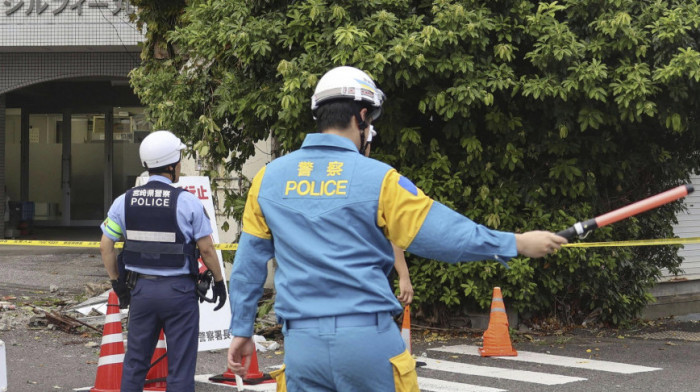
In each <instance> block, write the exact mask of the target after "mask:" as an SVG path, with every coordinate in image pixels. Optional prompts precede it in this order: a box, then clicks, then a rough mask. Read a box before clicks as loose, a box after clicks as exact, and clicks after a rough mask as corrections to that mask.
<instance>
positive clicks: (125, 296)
mask: <svg viewBox="0 0 700 392" xmlns="http://www.w3.org/2000/svg"><path fill="white" fill-rule="evenodd" d="M110 283H112V290H114V292H115V293H116V294H117V297H119V309H126V308H127V307H128V306H129V303H130V302H131V290H129V287H127V286H126V283H125V282H122V281H121V280H117V279H114V280H111V281H110Z"/></svg>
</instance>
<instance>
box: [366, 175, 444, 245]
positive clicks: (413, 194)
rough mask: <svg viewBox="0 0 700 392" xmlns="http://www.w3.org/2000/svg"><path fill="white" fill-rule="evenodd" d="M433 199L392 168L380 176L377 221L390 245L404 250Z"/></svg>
mask: <svg viewBox="0 0 700 392" xmlns="http://www.w3.org/2000/svg"><path fill="white" fill-rule="evenodd" d="M432 205H433V200H432V199H431V198H429V197H428V196H426V195H425V194H424V193H423V191H421V190H420V189H418V188H417V187H416V186H415V185H414V184H413V183H412V182H411V181H410V180H409V179H408V178H406V177H404V176H402V175H400V174H399V173H398V172H397V171H396V170H395V169H392V170H389V171H388V172H387V174H386V176H384V181H383V183H382V190H381V192H380V194H379V208H378V210H377V224H378V225H379V227H381V228H382V230H384V235H386V237H387V238H388V239H389V240H390V241H391V242H392V243H394V245H396V246H398V247H400V248H402V249H406V248H408V246H409V245H411V242H413V239H414V238H415V237H416V235H417V234H418V231H419V230H420V228H421V226H422V225H423V222H424V221H425V218H426V216H428V212H429V211H430V207H431V206H432Z"/></svg>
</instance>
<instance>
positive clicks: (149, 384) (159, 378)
mask: <svg viewBox="0 0 700 392" xmlns="http://www.w3.org/2000/svg"><path fill="white" fill-rule="evenodd" d="M167 377H168V353H167V348H166V345H165V335H164V334H163V330H162V329H161V330H160V337H159V338H158V344H157V345H156V349H155V350H154V351H153V358H152V359H151V369H150V370H149V371H148V374H146V384H145V385H144V388H146V389H145V390H146V391H165V390H166V389H167V388H166V386H167V383H166V381H165V379H166V378H167Z"/></svg>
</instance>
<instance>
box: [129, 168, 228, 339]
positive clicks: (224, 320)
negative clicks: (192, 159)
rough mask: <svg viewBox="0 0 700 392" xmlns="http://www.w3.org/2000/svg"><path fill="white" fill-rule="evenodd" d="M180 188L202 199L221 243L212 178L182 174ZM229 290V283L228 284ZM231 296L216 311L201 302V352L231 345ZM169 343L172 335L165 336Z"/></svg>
mask: <svg viewBox="0 0 700 392" xmlns="http://www.w3.org/2000/svg"><path fill="white" fill-rule="evenodd" d="M147 180H148V177H138V178H137V179H136V186H139V185H143V184H145V183H146V181H147ZM173 186H175V187H177V188H184V189H185V190H187V191H189V192H190V193H192V194H193V195H195V196H197V198H198V199H199V200H200V201H201V202H202V205H203V206H204V210H205V211H206V212H207V215H209V220H210V221H211V228H212V239H213V240H214V243H215V244H218V243H219V228H218V225H217V223H216V211H214V200H213V199H212V195H211V185H210V183H209V177H199V176H183V177H180V181H179V182H177V183H175V184H173ZM216 254H217V256H218V258H219V267H220V268H221V272H222V273H224V263H223V258H222V257H221V251H220V250H217V251H216ZM227 279H228V277H227V276H226V275H225V273H224V282H226V281H227ZM227 292H228V286H227ZM211 296H212V291H211V289H209V292H208V293H207V297H209V298H211ZM228 301H229V299H228V298H227V299H226V304H225V305H224V306H223V307H222V308H221V309H219V310H217V311H216V312H215V311H214V308H215V307H216V303H209V302H206V301H204V302H202V303H200V304H199V350H198V351H209V350H218V349H222V348H228V346H229V345H230V344H231V338H232V337H231V334H230V333H229V330H228V328H229V323H230V322H231V306H230V305H229V302H228ZM165 339H166V342H167V339H168V337H167V336H166V337H165Z"/></svg>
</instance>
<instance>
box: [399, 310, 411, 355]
mask: <svg viewBox="0 0 700 392" xmlns="http://www.w3.org/2000/svg"><path fill="white" fill-rule="evenodd" d="M401 337H402V338H403V342H404V343H406V349H408V352H409V353H413V348H412V347H411V308H410V307H409V306H408V305H406V306H405V307H404V308H403V321H402V322H401Z"/></svg>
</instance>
